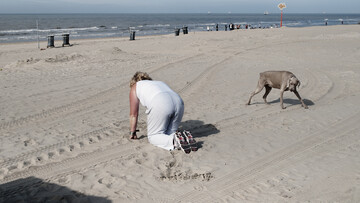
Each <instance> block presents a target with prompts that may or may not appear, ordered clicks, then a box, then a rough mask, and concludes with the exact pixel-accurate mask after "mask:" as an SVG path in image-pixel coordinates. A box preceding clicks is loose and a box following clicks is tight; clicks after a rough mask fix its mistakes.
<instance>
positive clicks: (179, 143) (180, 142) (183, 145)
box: [174, 132, 191, 154]
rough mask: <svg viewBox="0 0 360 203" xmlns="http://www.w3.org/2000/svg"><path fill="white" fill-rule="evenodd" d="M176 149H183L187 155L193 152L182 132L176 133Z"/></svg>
mask: <svg viewBox="0 0 360 203" xmlns="http://www.w3.org/2000/svg"><path fill="white" fill-rule="evenodd" d="M174 147H175V148H178V149H181V150H182V151H184V152H185V153H186V154H188V153H190V152H191V148H190V145H189V143H188V142H187V140H186V139H185V137H184V136H183V135H182V133H181V132H176V133H175V143H174Z"/></svg>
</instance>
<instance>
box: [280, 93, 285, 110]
mask: <svg viewBox="0 0 360 203" xmlns="http://www.w3.org/2000/svg"><path fill="white" fill-rule="evenodd" d="M284 92H285V89H284V88H281V89H280V106H281V108H282V109H286V107H284V101H283V96H284Z"/></svg>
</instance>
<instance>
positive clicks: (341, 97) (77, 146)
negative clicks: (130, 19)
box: [0, 25, 360, 202]
mask: <svg viewBox="0 0 360 203" xmlns="http://www.w3.org/2000/svg"><path fill="white" fill-rule="evenodd" d="M359 41H360V26H359V25H346V26H328V27H324V26H321V27H307V28H286V27H283V28H278V29H264V30H262V29H256V30H234V31H231V32H224V31H221V32H197V33H194V32H191V30H190V32H189V34H188V35H183V34H181V35H180V36H178V37H175V36H174V35H164V36H144V37H138V36H137V37H136V40H135V41H130V40H129V38H111V39H91V40H90V39H89V40H72V39H71V36H70V43H71V44H72V46H71V47H67V46H66V47H62V46H61V44H62V42H61V39H56V41H55V46H56V48H48V49H46V45H47V43H46V42H41V43H40V47H41V48H45V50H39V49H38V48H37V43H15V44H0V89H1V93H0V154H1V155H0V192H1V193H0V194H1V195H0V202H1V201H4V202H8V201H19V202H22V201H32V202H39V201H42V202H43V201H45V202H46V201H62V202H174V201H175V202H359V201H360V125H359V123H360V114H359V113H360V107H359V100H360V69H359V68H360V43H359ZM266 70H288V71H291V72H293V73H294V74H295V75H296V76H297V77H298V78H299V80H300V81H301V86H300V89H299V93H300V95H301V96H302V97H303V99H304V101H305V103H306V104H307V105H308V106H309V109H304V108H302V107H301V104H300V102H299V101H298V100H297V98H296V96H295V95H294V94H293V93H291V92H285V94H284V105H285V107H287V108H286V109H284V110H283V109H281V108H280V103H279V93H280V92H279V90H276V89H274V90H272V92H271V93H270V94H269V96H268V101H269V102H270V105H266V104H264V102H263V100H262V95H263V93H264V90H263V92H261V93H260V94H258V95H256V96H255V97H254V98H253V100H252V104H251V105H249V106H248V105H245V103H246V102H247V100H248V98H249V96H250V93H251V92H252V91H253V90H254V89H255V87H256V84H257V80H258V77H259V73H260V72H262V71H266ZM136 71H145V72H148V73H149V74H150V75H151V76H152V77H153V78H154V79H155V80H162V81H165V82H166V83H167V84H169V86H170V87H172V88H173V89H174V90H175V91H177V92H178V93H179V94H180V95H181V97H182V98H183V100H184V102H185V114H184V118H183V122H182V123H181V129H186V130H190V131H191V132H193V135H194V137H195V139H196V140H197V141H198V142H199V146H200V148H199V150H198V151H197V152H191V153H190V154H185V153H184V152H182V151H174V152H172V153H170V152H169V151H165V150H163V149H160V148H157V147H154V146H152V145H151V144H149V142H148V140H147V137H146V115H145V114H144V111H145V109H144V108H143V107H141V109H140V110H141V112H142V114H141V115H140V121H139V129H140V133H139V135H140V136H141V139H140V140H130V139H129V135H128V134H129V122H128V115H129V104H128V93H129V86H128V82H129V80H130V78H131V76H132V75H133V74H134V73H135V72H136Z"/></svg>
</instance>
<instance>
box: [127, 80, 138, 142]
mask: <svg viewBox="0 0 360 203" xmlns="http://www.w3.org/2000/svg"><path fill="white" fill-rule="evenodd" d="M129 100H130V139H137V136H136V127H137V122H138V115H139V99H138V98H137V96H136V84H134V85H133V86H132V87H131V89H130V94H129Z"/></svg>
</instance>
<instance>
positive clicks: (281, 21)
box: [280, 9, 283, 27]
mask: <svg viewBox="0 0 360 203" xmlns="http://www.w3.org/2000/svg"><path fill="white" fill-rule="evenodd" d="M282 16H283V10H282V9H281V21H280V27H282Z"/></svg>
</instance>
